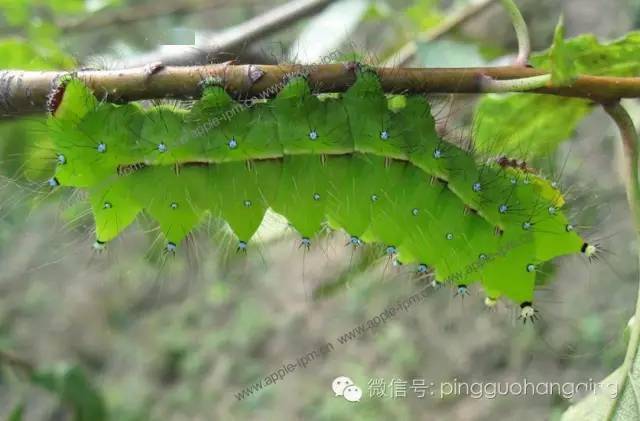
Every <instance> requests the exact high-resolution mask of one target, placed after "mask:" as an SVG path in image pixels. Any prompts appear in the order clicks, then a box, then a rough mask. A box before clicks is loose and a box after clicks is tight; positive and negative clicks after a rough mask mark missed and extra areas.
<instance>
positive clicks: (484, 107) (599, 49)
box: [475, 21, 640, 160]
mask: <svg viewBox="0 0 640 421" xmlns="http://www.w3.org/2000/svg"><path fill="white" fill-rule="evenodd" d="M530 61H531V63H532V64H533V65H534V66H535V67H537V68H539V69H543V70H548V71H551V72H552V75H553V77H554V78H555V79H554V83H563V84H564V83H567V82H568V81H570V80H571V78H573V77H575V75H578V74H591V75H597V76H604V75H608V76H636V75H638V74H640V32H631V33H629V34H627V35H626V36H625V37H623V38H621V39H618V40H616V41H613V42H610V43H600V42H599V41H598V40H597V38H596V37H595V36H593V35H591V34H586V35H580V36H578V37H575V38H572V39H569V40H564V39H563V25H562V21H560V23H559V25H558V28H556V36H555V38H554V44H553V46H552V47H551V48H550V49H548V50H547V51H543V52H540V53H536V54H534V55H533V56H532V57H531V60H530ZM590 110H591V107H590V106H589V102H588V101H586V100H581V99H573V98H561V97H551V96H546V95H532V94H508V95H502V96H499V95H489V96H486V97H485V98H483V99H482V100H481V101H480V102H479V104H478V106H477V108H476V113H475V118H476V121H477V132H476V147H477V149H478V151H479V152H480V153H483V154H487V155H489V154H496V153H499V154H504V155H507V156H510V157H513V158H521V159H525V160H526V159H531V158H532V157H535V156H541V155H546V154H548V153H550V152H552V151H553V150H554V149H555V148H556V147H557V146H558V144H560V143H561V142H562V141H563V140H565V139H567V138H569V137H570V136H571V135H572V133H573V132H574V130H575V128H576V127H577V125H578V123H580V121H581V120H582V119H583V118H584V117H585V116H586V115H587V114H588V113H589V112H590Z"/></svg>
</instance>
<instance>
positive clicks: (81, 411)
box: [31, 365, 107, 421]
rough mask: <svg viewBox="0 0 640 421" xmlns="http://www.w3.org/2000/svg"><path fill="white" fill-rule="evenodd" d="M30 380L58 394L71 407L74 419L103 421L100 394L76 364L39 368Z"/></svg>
mask: <svg viewBox="0 0 640 421" xmlns="http://www.w3.org/2000/svg"><path fill="white" fill-rule="evenodd" d="M31 381H32V382H33V383H34V384H36V385H38V386H40V387H42V388H44V389H46V390H49V391H50V392H53V393H55V394H56V395H58V397H59V398H60V400H61V401H62V402H64V403H65V404H67V405H69V406H70V407H71V408H72V409H73V413H74V420H75V421H103V420H106V419H107V412H106V407H105V404H104V401H103V399H102V396H101V395H100V393H99V392H98V390H97V389H96V388H95V387H94V386H93V385H92V384H91V382H90V381H89V380H88V379H87V377H86V376H85V374H84V372H83V371H82V369H80V368H79V367H77V366H68V365H58V366H55V367H53V368H51V369H45V370H39V371H37V372H36V373H34V374H33V376H32V379H31Z"/></svg>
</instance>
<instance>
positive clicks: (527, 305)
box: [518, 301, 540, 324]
mask: <svg viewBox="0 0 640 421" xmlns="http://www.w3.org/2000/svg"><path fill="white" fill-rule="evenodd" d="M539 318H540V317H539V316H538V310H537V309H535V308H534V307H533V303H532V302H531V301H525V302H523V303H521V304H520V315H519V316H518V319H520V320H522V324H527V322H531V323H535V322H536V321H537V320H538V319H539Z"/></svg>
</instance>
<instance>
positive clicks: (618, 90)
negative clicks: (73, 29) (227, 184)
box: [0, 64, 640, 115]
mask: <svg viewBox="0 0 640 421" xmlns="http://www.w3.org/2000/svg"><path fill="white" fill-rule="evenodd" d="M376 70H377V72H378V74H379V75H380V78H381V82H382V86H383V88H384V90H385V91H386V92H397V93H400V92H402V93H469V94H473V93H486V92H504V91H505V90H504V87H498V88H496V89H491V87H490V86H489V87H488V88H487V87H486V86H485V83H483V82H486V78H490V79H493V80H496V81H500V80H512V81H511V83H513V80H515V79H522V78H531V77H535V76H542V75H545V74H546V72H544V71H541V70H536V69H530V68H526V67H518V66H507V67H475V68H447V69H438V68H428V69H421V68H388V67H387V68H385V67H381V68H376ZM296 73H297V74H304V75H307V76H308V79H309V82H310V83H311V85H312V87H313V89H314V90H315V91H316V92H341V91H345V90H346V89H347V88H348V87H349V86H351V85H352V84H353V82H354V81H355V72H354V66H350V65H346V64H324V65H306V66H303V65H294V64H290V65H230V64H212V65H206V66H191V67H171V66H167V67H163V66H160V67H149V66H145V67H139V68H133V69H125V70H86V71H78V72H75V75H76V76H77V77H78V78H80V79H82V80H83V81H84V82H85V83H86V84H87V85H88V86H89V87H90V88H91V89H93V91H94V92H95V93H96V95H97V96H98V97H100V98H101V99H104V100H106V101H113V102H123V101H135V100H141V99H154V98H155V99H161V98H174V99H192V98H194V97H198V96H199V95H200V89H199V83H200V82H201V81H202V80H203V79H206V78H208V77H217V78H220V79H221V80H223V81H224V83H225V87H226V89H227V90H228V91H229V92H230V93H231V94H232V95H234V96H235V97H240V98H246V97H252V96H260V97H271V96H273V95H275V93H277V91H278V90H279V88H280V87H281V85H282V81H283V80H284V78H285V77H286V76H288V75H291V74H296ZM64 74H66V73H64V72H55V71H53V72H52V71H47V72H39V71H21V70H5V71H0V115H20V114H28V113H34V112H43V111H44V110H45V105H46V101H47V95H48V94H49V92H50V91H51V89H52V87H53V86H54V85H55V81H56V79H57V78H59V77H60V76H62V75H64ZM516 90H517V89H516ZM528 92H533V93H544V94H551V95H560V96H567V97H577V98H585V99H590V100H593V101H597V102H602V103H610V102H614V101H616V100H617V99H619V98H638V97H640V78H637V77H605V76H579V77H578V78H577V80H576V81H575V82H574V83H573V84H572V85H570V86H563V87H549V86H545V87H541V88H537V89H533V90H530V91H528Z"/></svg>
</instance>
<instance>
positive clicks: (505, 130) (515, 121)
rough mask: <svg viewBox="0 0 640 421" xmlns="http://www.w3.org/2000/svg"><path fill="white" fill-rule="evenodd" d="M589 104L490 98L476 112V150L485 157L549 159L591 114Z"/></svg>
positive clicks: (533, 97)
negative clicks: (559, 144) (504, 156)
mask: <svg viewBox="0 0 640 421" xmlns="http://www.w3.org/2000/svg"><path fill="white" fill-rule="evenodd" d="M591 108H592V107H591V104H590V103H589V101H586V100H582V99H576V98H557V97H553V96H547V95H532V94H509V95H488V96H487V97H486V98H484V99H483V100H482V101H480V103H479V104H478V107H477V108H476V121H477V124H476V132H475V135H476V146H477V148H478V150H479V151H480V152H481V153H483V154H485V155H491V156H494V155H507V156H510V157H518V158H523V159H530V157H532V156H543V155H547V154H549V153H551V152H553V150H554V149H555V148H556V146H557V144H558V143H559V142H560V141H561V140H563V139H566V138H568V137H570V136H571V134H572V133H573V131H574V129H575V127H576V126H577V124H578V123H579V122H580V120H582V118H584V117H585V116H586V115H587V114H588V113H589V112H590V111H591Z"/></svg>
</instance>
